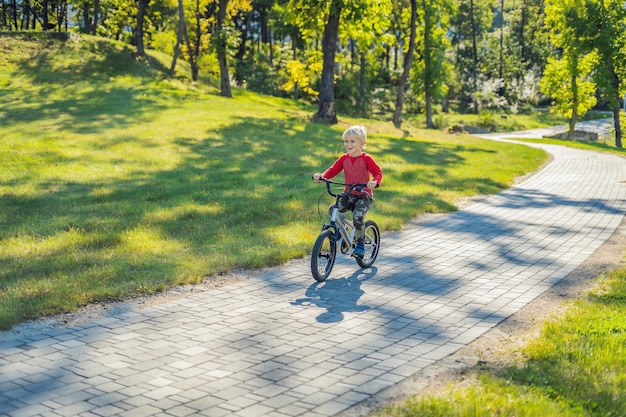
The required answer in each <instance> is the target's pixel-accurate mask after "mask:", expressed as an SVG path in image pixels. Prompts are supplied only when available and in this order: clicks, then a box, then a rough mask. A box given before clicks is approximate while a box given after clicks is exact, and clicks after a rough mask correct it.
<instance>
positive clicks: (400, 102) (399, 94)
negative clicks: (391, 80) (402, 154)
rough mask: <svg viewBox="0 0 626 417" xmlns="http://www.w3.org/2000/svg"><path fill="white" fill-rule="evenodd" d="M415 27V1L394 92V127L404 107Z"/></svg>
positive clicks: (399, 124)
mask: <svg viewBox="0 0 626 417" xmlns="http://www.w3.org/2000/svg"><path fill="white" fill-rule="evenodd" d="M416 27H417V0H411V27H410V32H411V34H410V36H409V49H408V51H407V53H406V56H405V57H404V66H403V70H402V75H401V76H400V81H399V82H398V89H397V90H396V103H395V109H394V112H393V124H394V126H396V127H400V126H401V125H402V107H403V106H404V90H405V88H406V84H407V82H408V80H409V74H410V72H411V67H412V66H413V55H414V53H415V37H416V31H417V29H416Z"/></svg>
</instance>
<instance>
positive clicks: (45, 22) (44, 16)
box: [41, 0, 54, 31]
mask: <svg viewBox="0 0 626 417" xmlns="http://www.w3.org/2000/svg"><path fill="white" fill-rule="evenodd" d="M41 6H42V9H43V10H42V11H41V20H42V24H41V26H43V27H42V29H43V30H44V31H47V30H50V29H53V28H54V25H50V20H49V14H50V12H49V10H48V0H43V2H42V5H41Z"/></svg>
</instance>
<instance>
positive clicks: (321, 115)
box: [314, 0, 342, 124]
mask: <svg viewBox="0 0 626 417" xmlns="http://www.w3.org/2000/svg"><path fill="white" fill-rule="evenodd" d="M341 9H342V2H341V1H338V0H333V2H332V4H331V5H330V14H329V15H328V21H327V22H326V26H325V27H324V36H323V38H322V55H323V61H324V62H323V65H322V79H321V83H320V94H319V110H318V111H317V113H316V114H315V116H314V119H315V120H318V121H322V122H326V123H330V124H336V123H337V110H336V109H335V54H336V53H337V41H338V40H339V21H340V18H341Z"/></svg>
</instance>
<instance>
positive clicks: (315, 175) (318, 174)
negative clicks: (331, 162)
mask: <svg viewBox="0 0 626 417" xmlns="http://www.w3.org/2000/svg"><path fill="white" fill-rule="evenodd" d="M320 178H322V174H320V173H319V172H316V173H315V174H313V179H314V180H315V181H317V182H318V183H320V182H322V180H320Z"/></svg>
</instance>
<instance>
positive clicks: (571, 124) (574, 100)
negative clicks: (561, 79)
mask: <svg viewBox="0 0 626 417" xmlns="http://www.w3.org/2000/svg"><path fill="white" fill-rule="evenodd" d="M577 108H578V83H577V82H576V75H573V76H572V117H570V119H569V128H568V130H567V139H568V140H573V139H574V131H575V130H576V119H577V118H578V111H577Z"/></svg>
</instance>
